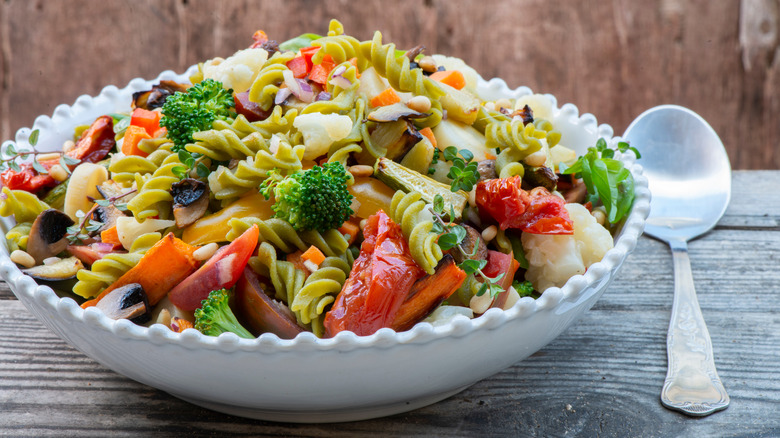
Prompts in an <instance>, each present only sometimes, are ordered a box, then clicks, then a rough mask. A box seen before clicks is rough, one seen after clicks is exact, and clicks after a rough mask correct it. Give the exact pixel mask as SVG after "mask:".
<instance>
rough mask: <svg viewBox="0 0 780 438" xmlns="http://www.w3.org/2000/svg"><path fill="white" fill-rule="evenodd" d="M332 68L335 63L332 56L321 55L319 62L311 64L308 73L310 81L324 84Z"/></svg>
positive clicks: (334, 66)
mask: <svg viewBox="0 0 780 438" xmlns="http://www.w3.org/2000/svg"><path fill="white" fill-rule="evenodd" d="M334 68H336V63H335V62H334V61H333V58H332V57H331V56H330V55H327V54H326V55H325V56H323V57H322V62H321V63H319V64H317V65H315V66H312V68H311V72H310V73H309V79H310V80H311V81H312V82H316V83H318V84H320V85H325V83H327V82H328V76H330V72H331V71H333V69H334Z"/></svg>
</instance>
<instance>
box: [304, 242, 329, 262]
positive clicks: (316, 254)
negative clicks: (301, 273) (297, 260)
mask: <svg viewBox="0 0 780 438" xmlns="http://www.w3.org/2000/svg"><path fill="white" fill-rule="evenodd" d="M301 258H302V259H303V260H308V261H310V262H312V263H314V264H315V265H317V266H319V265H320V264H321V263H322V262H324V261H325V254H323V253H322V251H320V249H319V248H317V247H316V246H314V245H312V246H310V247H309V249H307V250H306V252H304V253H303V254H301Z"/></svg>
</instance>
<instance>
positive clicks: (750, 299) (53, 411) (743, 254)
mask: <svg viewBox="0 0 780 438" xmlns="http://www.w3.org/2000/svg"><path fill="white" fill-rule="evenodd" d="M778 184H780V171H765V172H747V171H742V172H735V173H734V178H733V185H734V196H733V198H732V203H731V205H730V207H729V209H728V212H727V216H726V217H725V218H724V220H723V221H722V222H721V223H720V224H719V225H718V226H717V227H716V228H715V230H713V231H712V232H711V233H709V234H707V235H705V236H704V237H702V238H700V239H697V240H695V241H693V242H691V243H690V246H689V249H690V256H691V263H692V269H693V276H694V280H695V282H696V287H697V290H698V292H699V301H700V303H701V307H702V312H703V314H704V317H705V319H706V320H707V323H708V328H709V331H710V334H711V336H712V341H713V345H714V353H715V361H716V365H717V367H718V372H719V374H720V377H721V378H722V379H723V382H724V385H725V386H726V389H727V391H728V392H729V395H730V396H731V400H732V402H731V406H730V407H729V408H728V409H727V410H725V411H723V412H719V413H717V414H714V415H711V416H709V417H706V418H701V419H693V418H688V417H685V416H683V415H680V414H678V413H675V412H672V411H669V410H666V409H664V408H663V407H662V406H661V404H660V403H659V393H660V389H661V385H662V383H663V379H664V376H665V374H666V349H665V339H666V329H667V327H668V323H669V315H670V310H671V301H672V287H673V285H672V282H673V277H672V263H671V257H670V255H669V250H668V248H667V247H666V246H665V244H663V243H661V242H658V241H656V240H653V239H650V238H647V237H642V238H641V239H640V240H639V244H638V246H637V248H636V250H635V252H634V253H633V254H632V255H631V256H630V257H629V258H628V260H627V262H626V263H625V265H624V267H623V270H622V271H621V272H620V275H619V276H618V277H617V278H616V279H615V281H614V282H613V283H612V284H611V285H610V287H609V289H608V290H607V292H606V293H605V294H604V295H603V297H602V298H601V299H600V300H599V301H598V302H597V303H596V305H595V306H594V308H593V309H592V310H591V311H589V312H586V313H585V315H584V316H583V317H582V318H581V319H580V320H579V321H578V322H577V323H576V324H575V325H574V326H572V327H571V328H569V329H568V330H567V331H566V332H564V333H563V334H562V335H561V336H559V337H558V338H557V339H556V340H555V341H553V342H552V343H551V344H549V345H548V346H546V347H545V348H544V349H542V350H541V351H539V352H538V353H536V354H535V355H533V356H532V357H530V358H528V359H527V360H525V361H522V362H520V363H517V364H515V365H514V366H512V367H510V368H508V369H506V370H504V371H502V372H500V373H498V374H496V375H495V376H492V377H490V378H488V379H485V380H483V381H481V382H479V383H477V384H475V385H474V386H472V387H471V388H469V389H467V390H465V391H464V392H462V393H460V394H457V395H455V396H453V397H451V398H449V399H447V400H444V401H442V402H440V403H437V404H435V405H432V406H429V407H426V408H423V409H419V410H416V411H413V412H409V413H406V414H400V415H396V416H393V417H389V418H382V419H376V420H369V421H362V422H354V423H345V424H314V425H295V424H285V423H270V422H262V421H253V420H247V419H243V418H237V417H231V416H226V415H223V414H218V413H215V412H211V411H208V410H204V409H201V408H199V407H196V406H193V405H190V404H188V403H185V402H183V401H180V400H178V399H176V398H174V397H171V396H169V395H167V394H165V393H163V392H161V391H157V390H155V389H152V388H149V387H147V386H144V385H141V384H138V383H136V382H133V381H131V380H129V379H126V378H124V377H121V376H119V375H117V374H115V373H114V372H112V371H110V370H107V369H106V368H104V367H102V366H101V365H99V364H97V363H95V362H94V361H92V360H91V359H89V358H87V357H86V356H84V355H82V354H81V353H79V352H78V351H75V350H74V349H72V348H71V347H69V346H68V345H67V344H65V343H64V342H63V341H61V340H60V339H59V338H57V337H56V336H55V335H53V334H52V333H51V332H50V331H48V330H47V329H46V328H45V327H44V326H43V324H42V323H40V322H39V321H37V320H36V319H35V318H33V317H32V316H31V315H30V314H29V313H28V312H27V311H26V310H25V309H24V308H23V307H22V305H21V304H20V303H19V302H18V301H16V300H14V299H12V297H11V295H10V292H9V291H8V289H7V286H5V285H4V284H2V286H0V298H2V299H1V300H0V431H2V432H0V433H4V434H8V435H14V436H32V437H42V436H63V435H65V436H106V435H111V436H120V437H121V436H139V435H140V436H147V435H154V436H176V437H179V436H311V437H362V436H366V435H369V434H370V435H375V436H383V437H384V436H413V437H430V436H446V437H471V436H487V437H493V436H495V437H501V436H519V437H525V436H528V437H550V436H598V437H625V436H641V437H669V436H683V437H689V436H696V437H699V436H778V435H780V416H778V415H777V412H776V409H777V406H778V403H780V381H778V379H776V376H777V375H778V373H780V348H779V347H778V346H779V345H780V318H778V309H780V295H778V293H777V290H778V287H777V284H778V283H779V282H780V271H778V269H777V263H778V258H779V256H778V248H780V227H778V221H779V220H780V193H779V192H778V191H777V190H776V189H775V187H777V185H778ZM532 335H533V334H528V333H526V334H523V333H521V334H518V336H532Z"/></svg>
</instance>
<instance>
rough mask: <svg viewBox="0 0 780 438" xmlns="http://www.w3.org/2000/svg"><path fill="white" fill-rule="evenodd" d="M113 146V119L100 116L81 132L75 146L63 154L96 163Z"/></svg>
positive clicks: (114, 142)
mask: <svg viewBox="0 0 780 438" xmlns="http://www.w3.org/2000/svg"><path fill="white" fill-rule="evenodd" d="M115 146H116V141H115V140H114V119H112V118H111V116H100V117H98V118H97V120H95V121H94V122H93V123H92V125H90V127H89V129H87V130H86V131H84V133H83V134H81V138H79V141H77V142H76V146H75V147H74V148H73V149H71V150H69V151H68V152H66V153H65V155H67V156H69V157H71V158H75V159H77V160H81V161H82V162H87V163H97V162H98V161H100V160H102V159H103V158H105V157H106V155H108V153H109V152H111V150H112V149H114V147H115Z"/></svg>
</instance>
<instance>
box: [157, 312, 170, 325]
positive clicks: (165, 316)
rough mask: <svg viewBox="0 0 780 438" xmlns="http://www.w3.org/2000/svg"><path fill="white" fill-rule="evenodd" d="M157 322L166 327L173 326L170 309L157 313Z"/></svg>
mask: <svg viewBox="0 0 780 438" xmlns="http://www.w3.org/2000/svg"><path fill="white" fill-rule="evenodd" d="M154 323H155V324H162V325H164V326H166V327H170V326H171V312H169V311H168V309H162V310H161V311H160V314H159V315H157V319H156V320H155V321H154Z"/></svg>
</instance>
